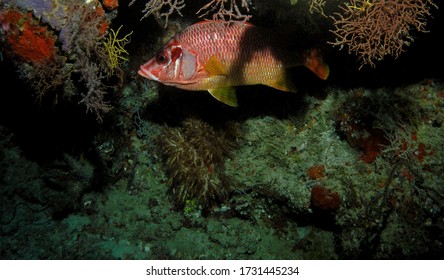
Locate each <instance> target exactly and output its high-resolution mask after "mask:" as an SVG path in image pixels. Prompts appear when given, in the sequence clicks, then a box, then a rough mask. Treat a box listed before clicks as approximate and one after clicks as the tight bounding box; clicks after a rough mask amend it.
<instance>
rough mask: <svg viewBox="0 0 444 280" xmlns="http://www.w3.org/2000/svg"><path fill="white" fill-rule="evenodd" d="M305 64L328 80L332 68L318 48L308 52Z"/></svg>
mask: <svg viewBox="0 0 444 280" xmlns="http://www.w3.org/2000/svg"><path fill="white" fill-rule="evenodd" d="M304 65H305V66H306V67H307V68H308V69H310V70H311V71H312V72H313V73H315V74H316V75H317V76H318V77H319V78H321V79H322V80H327V78H328V75H329V74H330V68H329V67H328V65H327V64H326V63H325V62H324V59H323V58H322V56H321V55H320V53H319V51H318V50H317V49H312V50H310V51H309V52H308V55H307V56H306V58H305V63H304Z"/></svg>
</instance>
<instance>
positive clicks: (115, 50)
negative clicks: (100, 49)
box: [103, 26, 133, 72]
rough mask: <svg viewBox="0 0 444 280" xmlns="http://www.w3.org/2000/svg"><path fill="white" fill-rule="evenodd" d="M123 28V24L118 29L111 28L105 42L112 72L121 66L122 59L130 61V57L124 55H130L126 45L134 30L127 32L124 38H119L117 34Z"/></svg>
mask: <svg viewBox="0 0 444 280" xmlns="http://www.w3.org/2000/svg"><path fill="white" fill-rule="evenodd" d="M121 28H122V26H120V27H119V29H117V31H114V30H113V29H110V33H109V34H108V36H107V37H106V38H105V42H103V45H104V46H105V49H106V52H107V53H108V56H109V60H108V66H109V68H110V69H111V71H112V72H114V70H115V69H117V68H118V67H119V63H120V62H121V61H122V62H123V61H128V58H126V57H125V56H124V55H128V52H127V51H126V50H125V45H126V44H128V43H129V42H130V39H129V36H131V34H132V33H133V32H130V33H129V34H126V35H125V36H124V37H123V38H118V37H117V36H118V35H119V31H120V29H121Z"/></svg>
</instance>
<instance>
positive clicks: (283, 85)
mask: <svg viewBox="0 0 444 280" xmlns="http://www.w3.org/2000/svg"><path fill="white" fill-rule="evenodd" d="M266 85H267V86H269V87H272V88H275V89H277V90H281V91H287V92H297V89H296V86H295V85H294V84H293V83H292V82H291V81H290V80H288V79H287V78H283V79H279V80H275V81H272V82H269V83H266Z"/></svg>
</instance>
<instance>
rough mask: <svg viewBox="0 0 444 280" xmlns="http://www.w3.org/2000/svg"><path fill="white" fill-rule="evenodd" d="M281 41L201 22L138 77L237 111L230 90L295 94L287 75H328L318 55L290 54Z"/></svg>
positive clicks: (235, 25) (250, 28)
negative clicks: (302, 70) (203, 93)
mask: <svg viewBox="0 0 444 280" xmlns="http://www.w3.org/2000/svg"><path fill="white" fill-rule="evenodd" d="M286 45H287V44H286V42H285V38H283V37H282V36H278V35H277V34H275V33H273V31H271V30H268V29H265V28H260V27H257V26H254V25H252V24H250V23H246V22H231V23H227V22H223V21H204V22H200V23H196V24H193V25H191V26H189V27H187V28H185V29H184V30H183V31H182V32H180V33H178V34H177V35H175V36H174V37H173V38H172V39H170V40H169V41H168V43H167V44H166V45H165V46H164V47H163V48H162V49H161V50H160V51H159V52H158V53H157V54H156V55H155V57H153V58H152V59H150V60H149V61H148V62H146V63H145V64H143V65H142V66H141V67H140V70H139V72H138V73H139V74H140V75H142V76H143V77H146V78H148V79H150V80H154V81H158V82H161V83H163V84H165V85H169V86H175V87H178V88H180V89H185V90H208V91H209V92H210V94H211V95H212V96H214V97H215V98H216V99H217V100H219V101H221V102H223V103H225V104H227V105H230V106H237V98H236V93H235V90H234V88H233V87H235V86H242V85H257V84H263V85H267V86H270V87H273V88H276V89H278V90H282V91H290V92H295V91H296V90H295V87H294V86H293V84H292V83H291V81H289V79H287V75H286V69H287V68H290V67H295V66H300V65H305V66H306V67H307V68H309V69H310V70H311V71H313V72H314V73H315V74H316V75H317V76H318V77H319V78H321V79H323V80H325V79H327V77H328V74H329V68H328V65H327V64H325V63H324V62H323V60H322V58H321V56H320V55H319V53H318V51H317V50H315V49H313V50H309V51H305V52H302V53H301V52H295V51H293V50H292V49H291V48H288V47H286Z"/></svg>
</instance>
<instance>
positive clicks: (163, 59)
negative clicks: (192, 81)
mask: <svg viewBox="0 0 444 280" xmlns="http://www.w3.org/2000/svg"><path fill="white" fill-rule="evenodd" d="M166 61H167V57H166V55H165V54H164V53H159V54H157V55H156V62H157V63H159V64H164V63H166Z"/></svg>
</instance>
